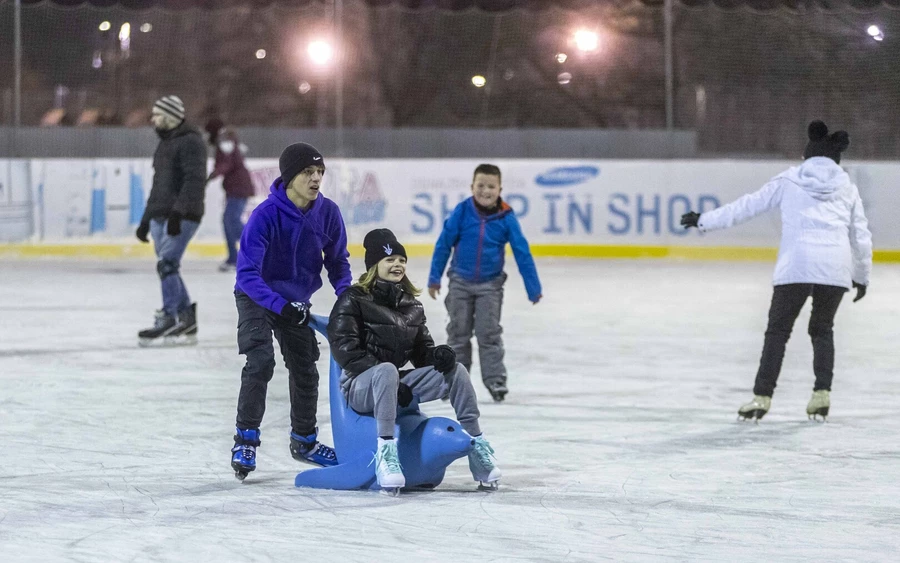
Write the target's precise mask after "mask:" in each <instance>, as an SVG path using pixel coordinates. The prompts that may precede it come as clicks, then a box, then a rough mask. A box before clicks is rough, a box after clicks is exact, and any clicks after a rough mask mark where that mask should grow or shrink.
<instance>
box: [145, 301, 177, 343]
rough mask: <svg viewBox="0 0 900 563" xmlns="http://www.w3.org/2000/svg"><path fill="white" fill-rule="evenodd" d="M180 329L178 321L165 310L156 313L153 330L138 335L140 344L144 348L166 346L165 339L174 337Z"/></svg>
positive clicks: (146, 330)
mask: <svg viewBox="0 0 900 563" xmlns="http://www.w3.org/2000/svg"><path fill="white" fill-rule="evenodd" d="M177 327H178V321H177V319H176V318H175V317H173V316H172V315H170V314H168V313H166V312H165V311H163V310H159V311H157V312H156V317H155V319H154V322H153V328H148V329H144V330H142V331H140V332H139V333H138V344H139V345H140V346H142V347H148V346H164V345H165V339H166V338H167V337H169V336H171V335H172V333H174V332H175V330H176V329H177Z"/></svg>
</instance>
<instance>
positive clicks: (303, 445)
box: [291, 428, 338, 467]
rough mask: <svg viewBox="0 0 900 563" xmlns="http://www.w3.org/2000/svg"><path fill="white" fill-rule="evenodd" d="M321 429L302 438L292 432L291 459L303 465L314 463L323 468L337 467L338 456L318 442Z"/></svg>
mask: <svg viewBox="0 0 900 563" xmlns="http://www.w3.org/2000/svg"><path fill="white" fill-rule="evenodd" d="M318 431H319V429H318V428H316V432H313V433H312V434H310V435H309V436H301V435H300V434H296V433H294V432H291V457H293V458H294V459H296V460H297V461H302V462H303V463H312V464H314V465H318V466H321V467H331V466H332V465H337V464H338V460H337V454H336V453H334V450H333V449H332V448H329V447H328V446H326V445H325V444H321V443H319V442H318V441H317V440H316V436H317V434H318Z"/></svg>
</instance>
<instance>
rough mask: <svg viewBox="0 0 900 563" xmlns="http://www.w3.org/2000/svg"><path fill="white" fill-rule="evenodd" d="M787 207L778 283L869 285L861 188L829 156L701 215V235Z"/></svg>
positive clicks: (869, 250) (868, 252) (868, 245)
mask: <svg viewBox="0 0 900 563" xmlns="http://www.w3.org/2000/svg"><path fill="white" fill-rule="evenodd" d="M776 206H780V207H781V246H780V247H779V249H778V263H777V264H776V266H775V275H774V279H773V283H774V285H785V284H789V283H815V284H822V285H834V286H839V287H846V288H848V289H849V288H851V287H852V285H853V284H852V282H854V281H855V282H857V283H860V284H863V285H869V273H870V272H871V271H872V233H870V232H869V227H868V221H867V220H866V214H865V211H864V210H863V204H862V200H861V199H860V197H859V189H858V188H857V187H856V185H854V184H853V182H851V181H850V177H849V176H848V175H847V173H846V172H844V169H843V168H841V167H840V166H838V165H837V164H836V163H835V162H834V161H833V160H831V159H830V158H827V157H822V156H817V157H813V158H809V159H807V160H806V161H804V162H803V164H802V165H800V166H796V167H794V168H790V169H789V170H787V171H785V172H782V173H781V174H779V175H778V176H775V177H774V178H772V179H771V180H770V181H769V182H768V183H767V184H766V185H765V186H763V187H762V188H761V189H760V190H759V191H757V192H754V193H752V194H747V195H745V196H742V197H740V198H738V199H736V200H735V201H733V202H731V203H729V204H728V205H723V206H722V207H719V208H718V209H714V210H713V211H707V212H706V213H703V214H702V215H700V220H699V222H698V227H699V228H700V230H701V231H704V232H705V231H712V230H715V229H724V228H727V227H731V226H733V225H738V224H740V223H743V222H744V221H747V220H749V219H752V218H753V217H755V216H757V215H759V214H760V213H763V212H765V211H768V210H770V209H772V208H774V207H776Z"/></svg>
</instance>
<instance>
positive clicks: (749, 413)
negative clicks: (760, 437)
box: [738, 395, 772, 421]
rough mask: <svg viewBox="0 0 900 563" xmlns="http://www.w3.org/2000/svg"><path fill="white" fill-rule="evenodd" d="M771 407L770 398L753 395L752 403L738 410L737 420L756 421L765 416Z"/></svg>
mask: <svg viewBox="0 0 900 563" xmlns="http://www.w3.org/2000/svg"><path fill="white" fill-rule="evenodd" d="M771 406H772V397H765V396H763V395H754V396H753V400H752V401H750V402H749V403H747V404H746V405H744V406H742V407H741V408H739V409H738V419H739V420H740V419H744V420H748V419H752V420H757V421H758V420H759V419H761V418H762V417H764V416H766V413H767V412H769V407H771Z"/></svg>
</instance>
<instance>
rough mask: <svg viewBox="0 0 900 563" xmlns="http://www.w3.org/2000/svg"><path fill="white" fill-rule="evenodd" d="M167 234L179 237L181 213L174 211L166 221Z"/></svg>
mask: <svg viewBox="0 0 900 563" xmlns="http://www.w3.org/2000/svg"><path fill="white" fill-rule="evenodd" d="M166 233H167V234H168V235H169V236H170V237H177V236H178V235H180V234H181V213H178V212H177V211H173V212H172V213H170V214H169V219H168V220H167V221H166Z"/></svg>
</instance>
